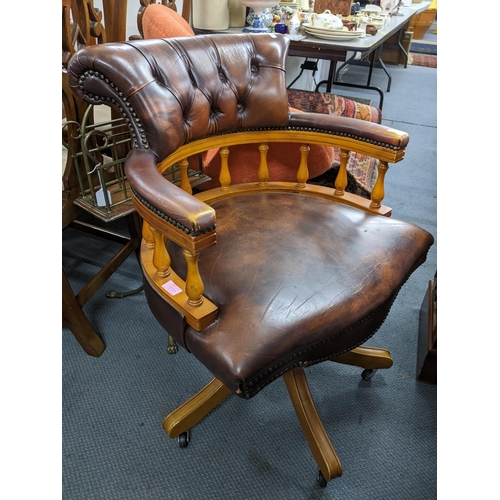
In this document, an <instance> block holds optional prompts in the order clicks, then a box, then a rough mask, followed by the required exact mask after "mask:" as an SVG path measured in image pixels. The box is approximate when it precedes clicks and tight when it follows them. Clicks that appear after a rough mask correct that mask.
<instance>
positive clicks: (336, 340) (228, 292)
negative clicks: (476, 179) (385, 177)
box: [149, 192, 433, 398]
mask: <svg viewBox="0 0 500 500" xmlns="http://www.w3.org/2000/svg"><path fill="white" fill-rule="evenodd" d="M212 206H213V207H214V208H215V210H216V214H217V244H216V245H215V246H213V247H210V248H208V249H205V250H204V251H203V252H202V254H201V257H200V262H199V268H200V272H201V276H202V277H203V280H204V284H205V295H206V296H207V297H208V298H210V300H212V301H213V302H215V303H216V304H217V305H218V307H219V317H218V319H217V320H216V321H215V322H214V323H212V325H210V326H209V327H208V328H206V329H205V330H203V331H201V332H197V331H196V330H194V329H193V328H191V327H189V326H187V327H186V328H185V331H184V335H183V337H182V338H181V336H180V334H179V328H176V329H175V330H176V331H172V332H169V333H170V334H171V335H172V336H173V337H174V338H175V339H176V340H177V341H178V342H179V343H180V344H181V345H183V346H184V347H185V348H186V349H188V350H189V351H190V352H192V353H193V354H194V355H195V356H196V357H197V358H198V359H199V360H200V361H201V362H202V363H203V364H204V365H205V366H206V367H207V368H208V369H209V370H210V371H211V372H212V373H213V374H214V376H215V377H217V378H218V379H219V380H221V381H222V382H223V383H224V384H225V385H226V386H227V387H228V388H229V389H231V390H232V391H234V392H236V393H238V394H239V395H240V396H242V397H245V398H250V397H252V396H253V395H255V394H256V393H257V392H258V391H259V390H260V389H262V388H263V387H264V386H265V385H267V384H268V383H270V382H272V381H273V380H274V379H276V378H277V377H279V376H281V374H282V373H284V372H285V371H287V370H289V369H291V368H293V367H295V366H297V365H298V364H302V365H304V364H305V365H307V364H313V363H317V362H320V361H323V360H325V359H328V358H332V357H334V356H336V355H339V354H341V353H343V352H346V351H348V350H350V349H352V348H354V347H355V346H357V345H360V344H362V343H364V342H365V341H366V340H367V339H368V338H369V337H370V336H372V335H373V334H374V333H375V331H376V330H377V329H378V328H379V326H380V325H381V324H382V322H383V321H384V319H385V317H386V315H387V313H388V311H389V309H390V306H391V305H392V302H393V300H394V299H395V297H396V295H397V292H398V290H399V289H400V287H401V286H402V285H403V283H404V282H405V281H406V279H407V278H408V276H409V275H410V274H411V272H412V271H413V270H414V269H415V268H416V267H418V265H420V264H421V263H422V262H423V261H424V260H425V256H426V253H427V250H428V248H429V246H430V245H431V244H432V242H433V238H432V236H431V235H430V234H429V233H428V232H427V231H425V230H423V229H421V228H419V227H417V226H414V225H412V224H409V223H406V222H401V221H398V220H394V219H390V218H387V217H383V216H378V215H374V214H370V213H366V212H364V211H361V210H358V209H355V208H352V207H349V206H346V205H342V204H340V203H332V202H331V201H329V200H326V199H324V198H319V197H315V196H308V195H305V194H293V193H270V192H267V193H266V192H264V193H258V194H251V195H248V194H246V195H240V196H237V197H230V198H226V199H223V200H220V201H217V202H215V203H213V204H212ZM168 248H169V253H170V255H171V258H172V267H173V268H174V269H176V270H177V271H178V270H179V268H182V271H181V272H180V273H179V274H181V275H183V273H185V260H184V257H183V255H182V251H180V250H179V248H178V247H176V246H175V245H170V244H169V247H168ZM149 295H151V291H149ZM153 295H154V294H153ZM154 300H155V301H157V302H158V297H157V298H155V299H154ZM165 306H166V304H165V305H164V306H163V307H165ZM155 309H156V310H157V311H158V310H161V306H160V304H159V303H158V304H157V305H156V307H155V306H154V304H153V307H152V310H153V312H154V311H155ZM155 315H156V317H157V318H158V320H159V321H160V322H161V323H162V324H163V326H164V327H165V329H166V330H167V331H169V323H170V324H172V323H171V320H172V319H171V318H168V319H167V318H165V319H164V320H162V319H161V314H160V315H158V314H155Z"/></svg>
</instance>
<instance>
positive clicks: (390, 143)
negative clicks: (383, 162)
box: [290, 112, 410, 161]
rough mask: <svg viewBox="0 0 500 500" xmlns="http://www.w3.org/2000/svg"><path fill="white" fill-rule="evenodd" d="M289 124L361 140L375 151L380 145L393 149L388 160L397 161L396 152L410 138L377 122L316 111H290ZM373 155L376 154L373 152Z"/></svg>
mask: <svg viewBox="0 0 500 500" xmlns="http://www.w3.org/2000/svg"><path fill="white" fill-rule="evenodd" d="M290 126H291V127H293V128H299V129H300V128H302V129H304V130H308V129H311V130H317V131H324V132H327V133H332V134H333V135H337V136H339V137H345V138H351V139H356V140H361V141H363V142H365V143H366V144H370V145H373V146H374V147H376V149H377V151H379V150H380V147H384V148H387V149H390V150H393V151H394V152H395V153H396V154H395V156H394V158H393V159H389V158H388V161H397V160H396V157H397V156H398V155H397V152H398V151H404V149H405V147H406V146H407V144H408V141H409V139H410V137H409V135H408V134H407V133H406V132H402V131H400V130H396V129H393V128H391V127H387V126H385V125H379V124H378V123H373V122H367V121H364V120H357V119H356V118H346V117H341V116H335V115H323V114H318V113H308V112H301V113H297V112H295V113H290ZM373 156H378V155H377V154H376V153H375V154H374V155H373Z"/></svg>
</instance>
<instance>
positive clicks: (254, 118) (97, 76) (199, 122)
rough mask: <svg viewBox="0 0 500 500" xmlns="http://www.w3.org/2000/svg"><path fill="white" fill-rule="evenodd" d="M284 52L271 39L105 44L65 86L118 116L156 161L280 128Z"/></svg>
mask: <svg viewBox="0 0 500 500" xmlns="http://www.w3.org/2000/svg"><path fill="white" fill-rule="evenodd" d="M288 44H289V40H288V39H287V38H286V37H284V36H282V35H274V34H235V35H232V34H213V35H201V36H195V37H183V38H170V39H155V40H137V41H130V42H117V43H107V44H102V45H95V46H89V47H84V48H82V49H81V50H79V51H78V52H77V53H76V54H75V55H74V56H73V58H72V59H71V61H70V63H69V68H68V80H69V84H70V86H71V87H72V89H73V91H74V92H75V93H76V94H77V95H78V96H79V97H80V98H82V99H83V100H84V101H86V102H89V103H93V104H102V103H106V104H108V105H111V106H113V105H114V106H115V107H116V108H117V109H119V110H120V112H121V113H122V114H123V116H124V117H125V119H126V120H127V122H128V123H129V126H130V128H131V131H132V135H133V147H134V148H136V149H140V148H146V149H152V150H153V151H154V153H155V154H156V156H157V158H158V161H161V160H162V159H164V158H165V157H166V156H168V155H169V154H170V153H172V152H173V151H175V150H176V149H177V148H178V147H179V146H181V145H183V144H186V143H188V142H190V141H192V140H195V139H199V138H202V137H206V136H210V135H213V134H214V133H223V132H225V131H230V130H234V129H240V128H241V129H243V128H246V129H248V128H260V127H273V126H286V125H287V123H288V100H287V94H286V79H285V59H286V54H287V49H288Z"/></svg>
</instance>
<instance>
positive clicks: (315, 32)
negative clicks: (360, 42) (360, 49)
mask: <svg viewBox="0 0 500 500" xmlns="http://www.w3.org/2000/svg"><path fill="white" fill-rule="evenodd" d="M302 28H303V29H304V31H305V32H306V33H307V34H308V35H312V36H315V37H316V38H322V39H323V40H336V41H343V42H347V41H349V40H355V39H356V38H360V37H361V36H363V35H364V34H365V32H364V31H363V30H356V31H347V30H342V29H340V30H334V29H329V28H318V27H316V26H311V25H310V24H304V23H303V24H302Z"/></svg>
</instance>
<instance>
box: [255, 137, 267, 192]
mask: <svg viewBox="0 0 500 500" xmlns="http://www.w3.org/2000/svg"><path fill="white" fill-rule="evenodd" d="M259 151H260V163H259V170H258V171H257V178H258V179H259V186H265V185H266V184H267V181H268V179H269V167H268V165H267V152H268V151H269V145H268V144H266V143H262V144H261V145H260V146H259Z"/></svg>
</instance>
